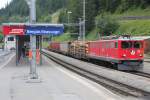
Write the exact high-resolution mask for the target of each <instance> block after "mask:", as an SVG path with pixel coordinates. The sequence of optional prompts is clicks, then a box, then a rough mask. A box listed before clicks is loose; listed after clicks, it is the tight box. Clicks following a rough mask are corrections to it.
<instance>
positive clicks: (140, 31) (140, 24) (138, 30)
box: [115, 20, 150, 35]
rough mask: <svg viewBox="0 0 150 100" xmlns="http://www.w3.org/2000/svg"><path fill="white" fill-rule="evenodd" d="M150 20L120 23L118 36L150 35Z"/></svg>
mask: <svg viewBox="0 0 150 100" xmlns="http://www.w3.org/2000/svg"><path fill="white" fill-rule="evenodd" d="M149 27H150V20H129V21H120V27H119V28H118V30H117V31H116V32H115V33H116V34H123V33H129V34H131V35H150V28H149Z"/></svg>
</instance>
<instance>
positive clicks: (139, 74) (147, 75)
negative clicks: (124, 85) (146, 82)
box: [129, 72, 150, 79]
mask: <svg viewBox="0 0 150 100" xmlns="http://www.w3.org/2000/svg"><path fill="white" fill-rule="evenodd" d="M129 73H131V74H134V75H138V76H142V77H146V78H149V79H150V74H148V73H144V72H129Z"/></svg>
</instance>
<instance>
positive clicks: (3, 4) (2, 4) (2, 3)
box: [0, 0, 11, 8]
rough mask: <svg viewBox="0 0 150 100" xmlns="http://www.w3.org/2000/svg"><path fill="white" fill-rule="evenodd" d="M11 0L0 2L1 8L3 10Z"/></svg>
mask: <svg viewBox="0 0 150 100" xmlns="http://www.w3.org/2000/svg"><path fill="white" fill-rule="evenodd" d="M10 1H11V0H0V8H3V7H5V6H6V4H7V2H8V3H9V2H10Z"/></svg>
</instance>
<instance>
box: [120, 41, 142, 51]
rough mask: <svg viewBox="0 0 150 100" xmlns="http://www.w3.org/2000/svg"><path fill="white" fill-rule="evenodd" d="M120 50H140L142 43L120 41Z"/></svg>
mask: <svg viewBox="0 0 150 100" xmlns="http://www.w3.org/2000/svg"><path fill="white" fill-rule="evenodd" d="M121 48H123V49H128V48H136V49H139V48H142V42H141V41H122V43H121Z"/></svg>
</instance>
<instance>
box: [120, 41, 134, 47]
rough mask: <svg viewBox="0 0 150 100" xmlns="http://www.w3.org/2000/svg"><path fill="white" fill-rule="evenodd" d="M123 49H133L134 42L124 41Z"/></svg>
mask: <svg viewBox="0 0 150 100" xmlns="http://www.w3.org/2000/svg"><path fill="white" fill-rule="evenodd" d="M121 48H123V49H127V48H132V42H129V41H123V42H122V43H121Z"/></svg>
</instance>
